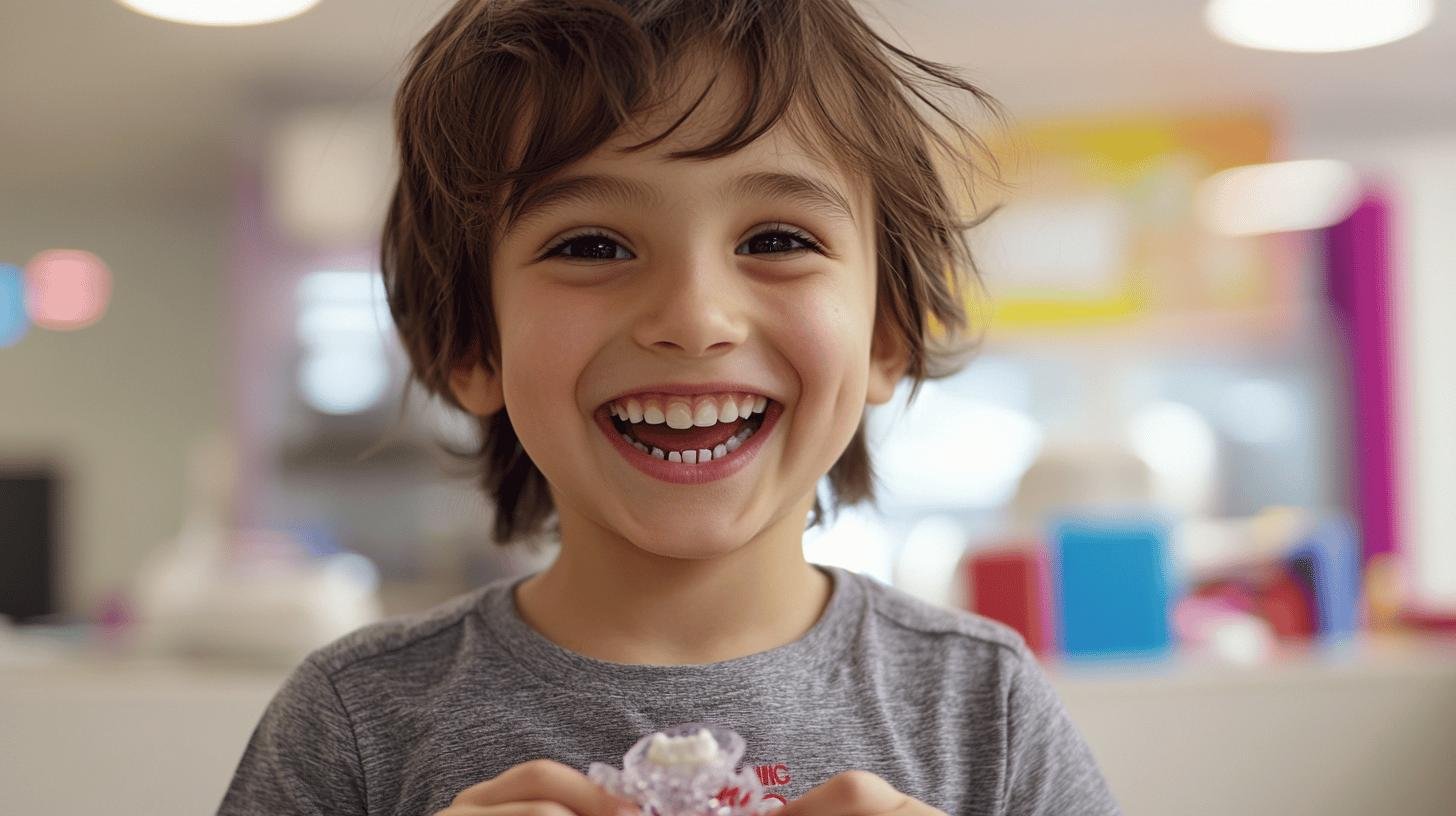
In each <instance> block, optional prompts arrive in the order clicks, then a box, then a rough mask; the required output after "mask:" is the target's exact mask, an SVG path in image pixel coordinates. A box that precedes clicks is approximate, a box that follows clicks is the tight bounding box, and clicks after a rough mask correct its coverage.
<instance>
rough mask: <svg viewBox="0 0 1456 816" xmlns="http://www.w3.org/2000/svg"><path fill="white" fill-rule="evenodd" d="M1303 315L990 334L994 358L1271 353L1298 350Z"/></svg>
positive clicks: (1218, 315) (1191, 316)
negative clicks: (1000, 355) (1003, 355)
mask: <svg viewBox="0 0 1456 816" xmlns="http://www.w3.org/2000/svg"><path fill="white" fill-rule="evenodd" d="M1308 328H1309V327H1308V318H1307V317H1306V316H1305V315H1304V314H1303V313H1302V312H1301V310H1300V309H1294V308H1291V309H1290V310H1288V311H1281V310H1277V309H1272V308H1262V309H1238V310H1225V311H1213V310H1199V311H1186V312H1163V313H1156V314H1149V315H1146V316H1140V317H1137V318H1135V319H1125V320H1113V319H1108V320H1106V321H1102V322H1088V323H1083V324H1080V325H1051V324H1048V325H1046V326H1014V327H1013V326H997V325H995V324H994V323H993V324H992V325H991V326H990V327H989V328H988V329H987V331H986V337H985V344H984V349H985V351H986V352H988V353H1040V354H1047V353H1052V354H1059V355H1062V354H1072V355H1100V354H1105V353H1107V352H1116V353H1127V352H1130V351H1142V352H1152V353H1158V354H1162V353H1183V352H1187V351H1216V352H1220V353H1229V352H1235V353H1268V352H1269V351H1270V350H1278V349H1288V348H1293V347H1297V346H1298V345H1299V344H1300V343H1302V342H1303V341H1304V340H1305V338H1306V337H1307V334H1308Z"/></svg>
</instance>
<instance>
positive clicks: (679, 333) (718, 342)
mask: <svg viewBox="0 0 1456 816" xmlns="http://www.w3.org/2000/svg"><path fill="white" fill-rule="evenodd" d="M740 298H741V293H740V292H739V291H738V287H736V286H734V285H733V283H732V282H731V281H729V280H727V279H726V276H725V275H724V274H723V273H722V272H715V271H713V270H709V269H701V268H700V269H695V270H692V271H690V272H685V273H681V274H665V275H662V276H660V277H659V278H658V279H657V280H656V281H654V285H653V286H652V288H651V289H650V290H649V291H648V292H647V293H645V297H644V300H645V301H646V302H647V303H648V304H649V305H648V306H647V307H645V309H644V310H643V311H642V312H641V313H640V315H639V317H638V319H637V322H636V325H635V326H634V327H633V336H634V337H635V338H636V340H637V342H638V344H640V345H641V346H642V347H643V348H646V349H650V350H653V351H668V352H676V353H679V354H684V355H687V356H689V357H701V356H704V355H711V354H717V353H721V352H724V351H728V350H730V349H732V348H734V347H736V346H738V345H740V344H742V342H743V340H744V338H745V337H746V336H747V333H748V322H747V320H746V319H745V316H744V314H743V309H742V306H741V305H740Z"/></svg>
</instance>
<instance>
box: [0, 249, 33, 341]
mask: <svg viewBox="0 0 1456 816" xmlns="http://www.w3.org/2000/svg"><path fill="white" fill-rule="evenodd" d="M28 331H30V317H29V316H28V315H27V314H26V313H25V273H24V272H22V271H21V269H20V267H18V266H15V265H14V264H0V348H8V347H10V346H13V345H15V344H16V343H19V342H20V338H22V337H24V336H25V333H26V332H28Z"/></svg>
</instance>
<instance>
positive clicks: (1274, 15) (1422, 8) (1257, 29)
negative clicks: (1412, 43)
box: [1203, 0, 1435, 53]
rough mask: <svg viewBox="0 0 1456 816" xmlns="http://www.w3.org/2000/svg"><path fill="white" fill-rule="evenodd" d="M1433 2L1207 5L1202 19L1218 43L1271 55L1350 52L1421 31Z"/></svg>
mask: <svg viewBox="0 0 1456 816" xmlns="http://www.w3.org/2000/svg"><path fill="white" fill-rule="evenodd" d="M1433 14H1435V0H1376V1H1375V2H1372V0H1209V3H1208V5H1207V6H1205V7H1204V9H1203V20H1204V22H1205V23H1206V24H1207V25H1208V27H1209V29H1210V30H1211V31H1213V33H1214V34H1215V35H1217V36H1218V37H1219V38H1221V39H1224V40H1227V41H1228V42H1231V43H1233V44H1235V45H1242V46H1247V47H1249V48H1262V49H1266V50H1271V51H1299V52H1309V53H1319V52H1328V51H1354V50H1356V49H1360V48H1370V47H1373V46H1376V45H1384V44H1385V43H1389V42H1395V41H1396V40H1399V39H1403V38H1405V37H1409V36H1410V35H1412V34H1414V33H1416V32H1417V31H1420V30H1421V29H1423V28H1425V27H1426V26H1427V25H1428V24H1430V22H1431V17H1432V15H1433Z"/></svg>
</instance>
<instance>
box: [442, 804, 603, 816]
mask: <svg viewBox="0 0 1456 816" xmlns="http://www.w3.org/2000/svg"><path fill="white" fill-rule="evenodd" d="M435 816H578V814H575V813H572V812H571V810H569V809H568V808H567V807H566V806H565V805H562V804H560V803H558V802H545V801H542V802H506V803H505V804H503V805H451V806H450V807H448V808H446V809H444V810H442V811H440V812H439V813H436V814H435Z"/></svg>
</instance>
